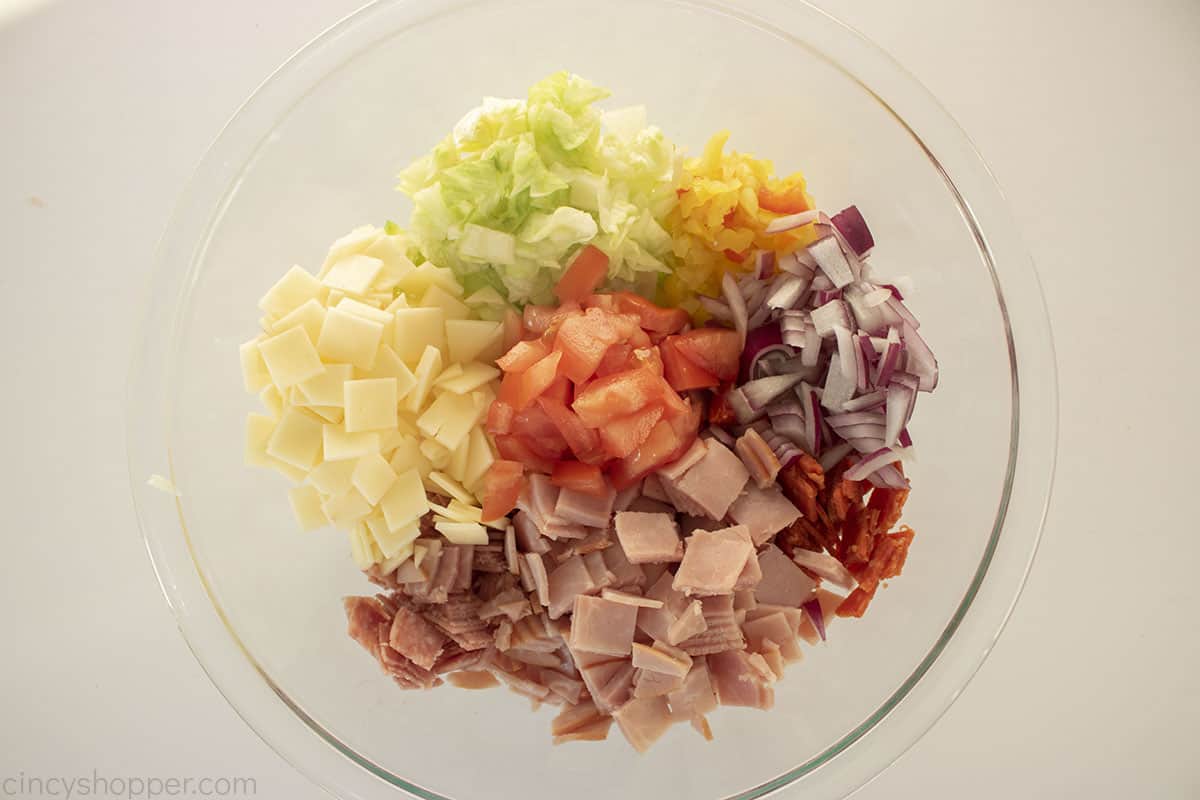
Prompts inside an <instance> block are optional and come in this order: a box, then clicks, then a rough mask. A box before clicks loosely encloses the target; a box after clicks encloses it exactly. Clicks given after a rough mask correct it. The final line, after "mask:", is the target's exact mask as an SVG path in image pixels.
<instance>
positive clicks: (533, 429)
mask: <svg viewBox="0 0 1200 800" xmlns="http://www.w3.org/2000/svg"><path fill="white" fill-rule="evenodd" d="M512 435H513V436H517V437H520V438H521V439H523V440H525V442H526V444H528V445H529V449H530V450H532V451H533V452H535V453H537V454H538V455H540V456H543V457H545V458H562V457H563V456H564V455H566V452H567V450H568V449H569V445H568V443H567V440H566V439H565V438H563V436H562V434H560V433H559V431H558V427H557V426H556V425H555V424H554V422H553V421H552V420H551V419H550V417H549V415H548V414H546V412H545V411H544V410H543V409H542V407H541V405H539V404H538V403H533V404H531V405H530V406H529V408H527V409H525V410H524V411H521V412H519V413H518V414H517V415H516V416H515V417H514V418H513V423H512Z"/></svg>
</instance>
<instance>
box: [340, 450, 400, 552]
mask: <svg viewBox="0 0 1200 800" xmlns="http://www.w3.org/2000/svg"><path fill="white" fill-rule="evenodd" d="M395 481H396V473H395V472H394V471H393V470H392V468H391V467H390V466H389V465H388V462H387V461H385V460H384V458H383V456H381V455H379V454H378V453H371V454H369V455H365V456H363V457H362V458H360V459H359V460H358V463H357V464H356V465H355V467H354V472H353V474H352V475H351V476H350V482H351V483H352V484H354V488H355V489H358V491H359V494H361V495H362V496H363V497H365V498H366V499H367V502H368V503H370V504H371V505H375V504H377V503H378V502H379V501H380V499H381V498H382V497H383V496H384V494H386V493H387V490H388V489H390V488H392V484H393V483H395ZM385 552H386V550H385Z"/></svg>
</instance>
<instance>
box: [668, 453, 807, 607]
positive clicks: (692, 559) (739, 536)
mask: <svg viewBox="0 0 1200 800" xmlns="http://www.w3.org/2000/svg"><path fill="white" fill-rule="evenodd" d="M709 452H712V450H711V448H710V451H709ZM753 554H754V545H753V544H752V543H751V541H750V534H749V531H747V529H746V528H745V527H743V526H736V527H734V528H726V529H723V530H719V531H713V532H707V531H696V532H695V533H693V534H692V535H691V536H689V537H688V539H687V547H686V548H685V549H684V553H683V562H682V563H680V565H679V570H678V571H677V572H676V573H675V580H674V583H673V586H674V588H675V589H676V590H677V591H681V592H683V593H684V594H688V595H701V596H705V595H717V594H729V593H730V592H732V591H733V589H734V586H735V585H736V584H737V580H738V576H739V575H741V574H742V569H743V568H744V567H745V566H746V559H748V558H750V557H751V556H752V555H753ZM780 555H782V553H781V554H780ZM785 558H786V556H785ZM797 569H799V567H797Z"/></svg>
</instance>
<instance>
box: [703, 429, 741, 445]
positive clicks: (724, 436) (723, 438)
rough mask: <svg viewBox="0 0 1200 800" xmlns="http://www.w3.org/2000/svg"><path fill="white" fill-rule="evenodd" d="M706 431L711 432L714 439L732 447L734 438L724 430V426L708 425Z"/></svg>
mask: <svg viewBox="0 0 1200 800" xmlns="http://www.w3.org/2000/svg"><path fill="white" fill-rule="evenodd" d="M708 432H709V433H710V434H712V437H713V438H714V439H716V440H717V441H718V442H720V443H721V444H723V445H725V446H726V447H733V446H734V444H735V440H734V438H733V436H732V435H731V434H730V433H729V431H727V430H725V429H724V428H722V427H720V426H719V425H711V426H709V429H708Z"/></svg>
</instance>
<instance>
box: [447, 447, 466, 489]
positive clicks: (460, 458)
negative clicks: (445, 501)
mask: <svg viewBox="0 0 1200 800" xmlns="http://www.w3.org/2000/svg"><path fill="white" fill-rule="evenodd" d="M470 455H471V439H470V437H468V436H464V437H463V440H462V441H461V442H459V444H458V447H456V448H454V452H452V453H451V454H450V463H449V464H447V465H446V473H447V474H448V475H449V476H450V477H451V478H454V480H456V481H458V482H459V483H463V482H464V478H465V477H466V474H467V459H468V457H469V456H470Z"/></svg>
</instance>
